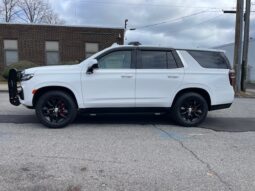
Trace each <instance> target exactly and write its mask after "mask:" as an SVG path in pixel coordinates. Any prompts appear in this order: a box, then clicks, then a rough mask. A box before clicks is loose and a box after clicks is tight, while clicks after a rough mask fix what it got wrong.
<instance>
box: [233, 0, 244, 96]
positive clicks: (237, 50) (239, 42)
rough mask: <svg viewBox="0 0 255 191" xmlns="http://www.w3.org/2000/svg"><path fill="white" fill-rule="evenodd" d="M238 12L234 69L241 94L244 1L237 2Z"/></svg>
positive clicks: (237, 86)
mask: <svg viewBox="0 0 255 191" xmlns="http://www.w3.org/2000/svg"><path fill="white" fill-rule="evenodd" d="M236 8H237V11H236V29H235V30H236V33H235V52H234V69H235V72H236V86H235V90H236V93H240V90H241V87H240V84H241V64H242V39H243V21H244V19H243V9H244V0H237V6H236Z"/></svg>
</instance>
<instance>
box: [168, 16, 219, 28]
mask: <svg viewBox="0 0 255 191" xmlns="http://www.w3.org/2000/svg"><path fill="white" fill-rule="evenodd" d="M222 15H223V14H220V15H217V16H215V17H212V18H210V19H207V20H205V21H202V22H200V23H197V24H193V25H192V26H191V27H189V28H184V29H179V30H171V31H168V32H170V33H176V32H181V31H184V30H188V29H190V28H193V27H194V26H198V25H203V24H206V23H210V22H211V21H213V20H215V19H217V18H218V17H220V16H222Z"/></svg>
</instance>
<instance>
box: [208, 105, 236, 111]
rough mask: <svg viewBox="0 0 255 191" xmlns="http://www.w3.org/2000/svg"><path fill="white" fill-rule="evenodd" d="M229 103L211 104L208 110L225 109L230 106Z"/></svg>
mask: <svg viewBox="0 0 255 191" xmlns="http://www.w3.org/2000/svg"><path fill="white" fill-rule="evenodd" d="M231 105H232V103H228V104H221V105H212V106H211V108H210V111H214V110H220V109H227V108H230V107H231Z"/></svg>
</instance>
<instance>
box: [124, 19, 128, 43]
mask: <svg viewBox="0 0 255 191" xmlns="http://www.w3.org/2000/svg"><path fill="white" fill-rule="evenodd" d="M127 23H128V19H125V26H124V38H123V41H124V42H125V40H127V38H126V32H127ZM124 42H123V44H124Z"/></svg>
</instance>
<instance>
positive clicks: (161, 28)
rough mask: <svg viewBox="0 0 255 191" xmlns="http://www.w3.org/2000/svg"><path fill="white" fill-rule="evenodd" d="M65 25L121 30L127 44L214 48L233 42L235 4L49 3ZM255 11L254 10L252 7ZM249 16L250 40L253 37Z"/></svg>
mask: <svg viewBox="0 0 255 191" xmlns="http://www.w3.org/2000/svg"><path fill="white" fill-rule="evenodd" d="M50 3H51V4H52V7H53V8H54V9H55V11H56V12H57V13H58V14H59V16H60V17H61V18H62V19H64V20H65V21H66V24H68V25H89V26H104V27H111V26H113V27H124V20H125V19H128V20H129V21H128V29H130V28H136V30H135V31H130V30H128V31H127V33H126V42H130V41H140V42H141V43H142V44H150V45H162V46H174V47H207V48H209V47H214V46H218V45H222V44H225V43H231V42H233V41H234V29H235V15H234V14H223V13H222V9H230V10H231V9H235V6H236V0H50ZM252 9H253V10H255V7H254V6H253V7H252ZM254 21H255V14H254V13H252V22H251V36H252V37H255V22H254Z"/></svg>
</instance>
